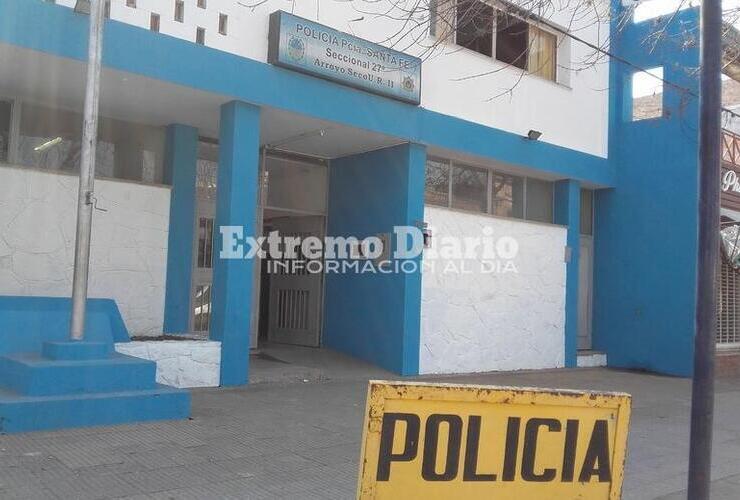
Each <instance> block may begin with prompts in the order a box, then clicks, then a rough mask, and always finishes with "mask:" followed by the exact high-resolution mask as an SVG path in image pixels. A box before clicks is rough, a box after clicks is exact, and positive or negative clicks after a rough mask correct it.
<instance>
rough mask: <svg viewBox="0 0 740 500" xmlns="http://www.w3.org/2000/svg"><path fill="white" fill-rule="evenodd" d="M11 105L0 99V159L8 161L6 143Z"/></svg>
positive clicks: (8, 135) (8, 139)
mask: <svg viewBox="0 0 740 500" xmlns="http://www.w3.org/2000/svg"><path fill="white" fill-rule="evenodd" d="M12 110H13V105H12V104H11V103H9V102H7V101H0V161H8V145H9V143H10V117H11V111H12Z"/></svg>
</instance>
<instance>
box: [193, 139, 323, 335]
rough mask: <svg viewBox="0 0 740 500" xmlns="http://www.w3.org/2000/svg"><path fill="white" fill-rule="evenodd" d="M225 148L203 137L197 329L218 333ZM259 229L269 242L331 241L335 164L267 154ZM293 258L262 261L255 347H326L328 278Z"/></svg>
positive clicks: (198, 190)
mask: <svg viewBox="0 0 740 500" xmlns="http://www.w3.org/2000/svg"><path fill="white" fill-rule="evenodd" d="M217 169H218V144H217V143H216V142H215V141H212V140H207V139H202V140H201V142H200V146H199V151H198V164H197V179H196V196H197V203H196V214H195V220H194V221H193V223H194V226H195V227H194V234H195V239H194V241H193V245H194V252H193V274H192V276H193V282H192V291H191V309H190V310H191V320H190V324H191V331H193V332H197V333H201V334H204V335H205V334H207V333H208V331H209V329H210V305H211V297H210V291H211V284H212V280H213V261H214V255H213V248H214V237H215V235H217V234H218V231H217V228H215V227H214V224H215V215H216V192H217V185H216V179H217ZM260 174H261V180H262V183H261V185H262V189H261V192H260V202H259V207H258V220H257V226H258V227H261V228H262V233H263V235H264V236H268V235H269V234H270V233H272V232H277V233H278V234H279V235H280V236H281V237H296V238H301V239H304V238H306V237H308V236H315V237H317V238H319V239H322V240H323V237H324V233H325V227H326V207H327V182H328V173H327V162H326V161H324V160H320V159H315V158H309V157H304V156H298V155H294V154H288V153H283V152H276V151H267V152H266V153H265V154H263V161H262V165H261V172H260ZM290 260H295V259H287V258H283V259H280V260H279V261H278V262H275V261H273V260H271V259H269V258H266V259H261V260H257V261H256V262H255V266H256V268H255V281H254V287H255V288H254V291H255V293H254V295H253V300H254V303H253V307H252V311H254V312H253V318H252V338H251V342H250V343H251V347H252V348H257V347H259V346H260V345H261V344H265V343H279V344H291V345H299V346H308V347H318V346H319V345H320V344H321V327H322V318H321V313H322V310H323V295H324V276H323V273H320V272H308V270H307V269H306V266H305V262H304V265H303V266H299V265H295V264H293V265H290V264H291V262H289V261H290Z"/></svg>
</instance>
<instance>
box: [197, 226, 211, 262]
mask: <svg viewBox="0 0 740 500" xmlns="http://www.w3.org/2000/svg"><path fill="white" fill-rule="evenodd" d="M198 267H199V268H205V269H210V268H211V267H213V219H212V218H210V217H201V218H200V219H199V220H198Z"/></svg>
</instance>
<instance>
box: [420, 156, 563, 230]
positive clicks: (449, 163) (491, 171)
mask: <svg viewBox="0 0 740 500" xmlns="http://www.w3.org/2000/svg"><path fill="white" fill-rule="evenodd" d="M426 161H433V162H435V163H438V164H442V165H446V167H447V204H445V205H442V204H439V203H431V202H428V201H427V199H426V167H425V169H424V172H425V177H424V206H427V205H428V206H430V207H440V208H445V209H448V210H454V211H458V212H464V213H468V214H475V215H483V216H487V217H495V218H499V219H506V220H515V221H522V222H529V223H533V224H547V225H555V226H558V225H562V224H557V223H556V222H555V181H554V180H551V179H543V178H540V177H531V176H527V175H519V174H513V173H510V172H506V171H502V170H498V169H495V168H491V167H487V166H482V165H479V164H475V163H471V162H458V161H454V160H451V159H448V158H442V157H439V156H434V155H429V156H428V157H427V159H426ZM455 166H457V167H463V168H464V167H469V168H473V169H479V170H485V171H486V172H487V176H488V180H487V186H488V187H487V189H486V206H487V210H486V211H485V212H482V211H475V210H466V209H464V208H455V207H453V206H452V181H453V179H452V177H453V176H452V173H453V168H454V167H455ZM495 175H501V176H505V177H512V178H517V179H521V181H522V216H521V217H516V216H505V215H497V214H494V213H492V209H493V189H492V187H493V177H494V176H495ZM530 179H533V180H537V181H543V182H547V183H548V184H549V185H550V192H551V200H550V205H551V206H550V214H551V217H552V220H551V221H549V222H543V221H540V220H534V219H530V218H528V215H527V196H528V195H527V191H528V181H529V180H530Z"/></svg>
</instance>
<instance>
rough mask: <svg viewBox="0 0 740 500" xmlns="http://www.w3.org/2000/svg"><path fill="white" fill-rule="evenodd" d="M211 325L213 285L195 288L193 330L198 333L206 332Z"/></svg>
mask: <svg viewBox="0 0 740 500" xmlns="http://www.w3.org/2000/svg"><path fill="white" fill-rule="evenodd" d="M210 323H211V285H198V286H196V287H195V297H193V329H194V330H195V331H196V332H206V331H208V328H209V327H210Z"/></svg>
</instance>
